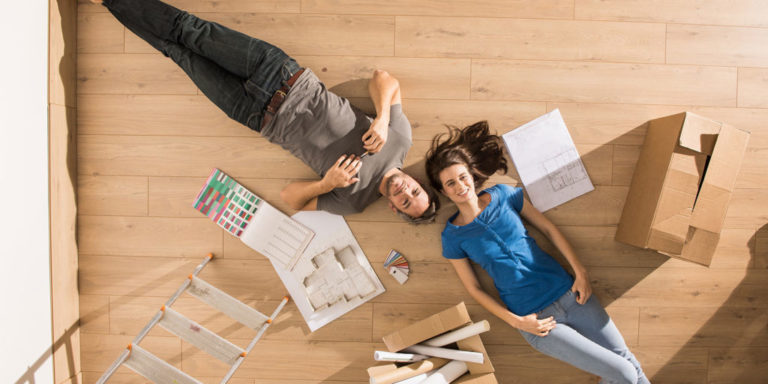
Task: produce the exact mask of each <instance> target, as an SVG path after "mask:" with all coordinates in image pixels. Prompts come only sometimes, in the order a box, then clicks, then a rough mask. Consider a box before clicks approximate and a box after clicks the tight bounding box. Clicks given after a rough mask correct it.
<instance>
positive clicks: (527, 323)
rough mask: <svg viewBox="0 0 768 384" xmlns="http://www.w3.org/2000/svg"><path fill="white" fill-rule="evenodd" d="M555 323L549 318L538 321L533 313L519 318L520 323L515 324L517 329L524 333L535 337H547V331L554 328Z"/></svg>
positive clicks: (553, 319) (552, 318)
mask: <svg viewBox="0 0 768 384" xmlns="http://www.w3.org/2000/svg"><path fill="white" fill-rule="evenodd" d="M556 324H557V322H556V321H555V318H554V317H552V316H550V317H547V318H546V319H539V318H537V317H536V314H535V313H532V314H530V315H527V316H523V317H521V318H520V323H519V324H517V328H519V329H521V330H523V331H526V332H528V333H530V334H532V335H536V336H541V337H543V336H546V335H549V331H551V330H552V329H553V328H555V325H556Z"/></svg>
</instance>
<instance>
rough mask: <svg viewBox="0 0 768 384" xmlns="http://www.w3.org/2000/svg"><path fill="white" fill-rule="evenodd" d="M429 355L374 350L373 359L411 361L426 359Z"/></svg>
mask: <svg viewBox="0 0 768 384" xmlns="http://www.w3.org/2000/svg"><path fill="white" fill-rule="evenodd" d="M428 358H429V356H424V355H417V354H413V353H396V352H386V351H374V352H373V359H374V360H376V361H397V362H403V363H412V362H415V361H422V360H426V359H428Z"/></svg>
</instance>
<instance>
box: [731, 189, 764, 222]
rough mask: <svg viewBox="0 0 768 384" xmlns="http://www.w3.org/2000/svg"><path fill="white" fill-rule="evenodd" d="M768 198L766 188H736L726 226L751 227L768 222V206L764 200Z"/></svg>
mask: <svg viewBox="0 0 768 384" xmlns="http://www.w3.org/2000/svg"><path fill="white" fill-rule="evenodd" d="M767 198H768V190H766V189H736V190H735V191H733V194H732V195H731V201H730V202H729V204H728V213H727V214H726V216H725V226H727V227H733V228H750V229H754V228H756V227H759V226H762V225H765V223H768V207H766V204H763V202H765V201H766V199H767Z"/></svg>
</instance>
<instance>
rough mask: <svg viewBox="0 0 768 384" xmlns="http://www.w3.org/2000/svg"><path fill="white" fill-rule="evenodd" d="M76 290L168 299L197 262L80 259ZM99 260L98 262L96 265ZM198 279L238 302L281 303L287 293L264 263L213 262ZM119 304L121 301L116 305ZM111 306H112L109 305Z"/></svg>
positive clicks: (121, 298)
mask: <svg viewBox="0 0 768 384" xmlns="http://www.w3.org/2000/svg"><path fill="white" fill-rule="evenodd" d="M81 258H82V259H83V260H85V261H87V262H88V263H89V265H87V266H84V267H83V268H81V270H80V281H81V285H80V289H81V292H82V293H83V294H88V295H111V296H121V297H120V299H119V300H125V302H130V301H131V300H132V297H135V296H144V297H163V298H165V299H168V298H169V297H170V296H171V295H172V294H173V293H174V292H176V289H178V287H179V286H181V283H182V282H184V279H185V278H186V277H187V275H189V273H190V272H191V271H192V270H194V268H195V266H196V265H197V264H199V262H200V259H198V258H197V257H195V258H194V259H187V258H176V257H134V256H109V257H108V256H81ZM98 260H102V262H101V263H97V261H98ZM201 276H202V277H203V278H204V279H206V280H207V281H208V282H210V283H211V284H213V285H214V286H216V287H218V288H219V289H221V290H223V291H225V292H227V293H228V294H230V295H232V296H233V297H235V298H236V299H238V300H240V301H248V300H260V302H262V301H265V300H282V298H283V296H285V294H286V293H287V291H286V290H285V288H284V287H283V285H282V283H280V279H279V278H278V277H277V274H276V273H275V271H274V269H273V268H272V266H271V264H269V262H268V261H251V260H223V259H221V260H216V262H215V263H213V264H211V265H209V266H207V267H205V270H203V273H202V274H201ZM122 296H124V297H122ZM116 304H117V305H121V304H122V301H120V302H118V303H116ZM110 305H112V306H114V304H110Z"/></svg>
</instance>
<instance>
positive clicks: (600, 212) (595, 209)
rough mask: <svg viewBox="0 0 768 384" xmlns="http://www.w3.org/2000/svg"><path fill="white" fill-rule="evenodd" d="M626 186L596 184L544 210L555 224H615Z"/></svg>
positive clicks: (622, 203)
mask: <svg viewBox="0 0 768 384" xmlns="http://www.w3.org/2000/svg"><path fill="white" fill-rule="evenodd" d="M627 191H628V188H625V187H612V186H597V187H595V190H594V191H592V192H589V193H587V194H586V195H582V196H581V197H579V198H578V199H574V200H571V201H569V202H567V203H565V204H563V205H560V206H558V207H555V208H552V209H550V210H549V211H547V212H546V214H545V215H546V216H547V218H549V219H550V220H552V222H554V223H555V224H557V225H616V224H618V223H619V218H620V217H621V209H622V207H623V206H624V199H626V197H627Z"/></svg>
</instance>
